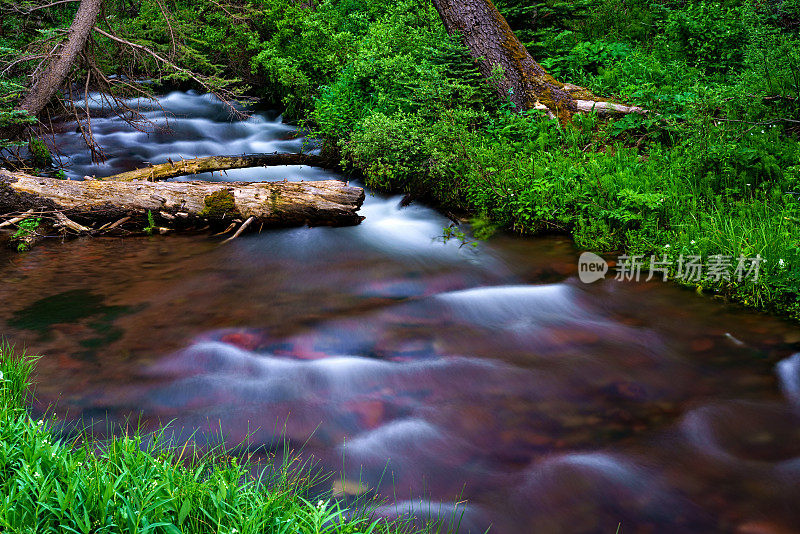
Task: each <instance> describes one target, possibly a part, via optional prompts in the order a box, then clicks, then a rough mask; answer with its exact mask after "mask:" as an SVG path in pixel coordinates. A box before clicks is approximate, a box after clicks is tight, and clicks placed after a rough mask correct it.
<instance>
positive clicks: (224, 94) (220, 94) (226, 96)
mask: <svg viewBox="0 0 800 534" xmlns="http://www.w3.org/2000/svg"><path fill="white" fill-rule="evenodd" d="M94 29H95V30H96V31H97V32H98V33H99V34H101V35H103V36H105V37H108V38H109V39H111V40H112V41H116V42H118V43H120V44H124V45H126V46H129V47H130V48H133V49H134V50H139V51H142V52H144V53H146V54H148V55H149V56H151V57H152V58H153V59H155V60H156V61H158V62H159V63H161V64H163V65H165V66H167V67H169V68H171V69H172V70H174V71H176V72H180V73H181V74H183V75H185V76H186V77H188V78H190V79H191V80H194V81H195V82H197V83H198V84H200V85H201V86H202V87H203V88H204V89H205V90H206V91H208V92H209V93H212V94H213V95H215V96H216V97H217V98H219V99H220V100H221V101H222V102H223V103H224V104H225V106H226V107H227V108H228V110H229V111H230V112H231V113H232V114H233V115H235V116H236V117H238V118H245V117H247V114H246V113H243V112H242V111H241V110H239V109H237V108H236V106H234V105H233V104H232V103H231V101H232V100H233V95H232V94H231V93H230V92H229V91H225V90H221V89H218V88H216V87H214V86H213V85H211V84H210V83H209V81H208V79H207V78H206V79H203V78H204V77H201V76H200V75H197V74H195V73H193V72H192V71H190V70H188V69H184V68H183V67H180V66H178V65H176V64H175V63H173V62H172V61H169V60H168V59H166V58H165V57H163V56H161V55H160V54H159V53H158V52H156V51H154V50H152V49H150V48H148V47H147V46H144V45H141V44H139V43H134V42H133V41H128V40H127V39H123V38H121V37H118V36H116V35H114V34H111V33H108V32H107V31H105V30H103V29H102V28H99V27H97V26H95V27H94Z"/></svg>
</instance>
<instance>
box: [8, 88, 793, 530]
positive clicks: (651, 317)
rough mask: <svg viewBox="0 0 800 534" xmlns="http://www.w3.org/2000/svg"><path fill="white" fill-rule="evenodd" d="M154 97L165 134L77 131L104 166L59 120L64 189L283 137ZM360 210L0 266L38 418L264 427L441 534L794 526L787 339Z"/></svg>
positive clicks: (682, 302) (251, 438) (97, 244)
mask: <svg viewBox="0 0 800 534" xmlns="http://www.w3.org/2000/svg"><path fill="white" fill-rule="evenodd" d="M160 104H161V106H163V107H164V108H165V110H166V111H167V112H168V117H169V120H168V123H169V124H168V125H169V128H170V131H169V132H164V131H156V132H152V133H149V134H147V133H142V132H135V131H133V130H131V128H130V127H128V126H127V125H125V124H124V123H122V122H121V121H119V120H118V119H115V118H110V117H105V118H103V117H100V118H98V119H96V121H95V122H94V124H93V128H94V135H95V137H96V139H97V140H98V142H99V143H100V144H101V145H102V146H103V147H104V148H105V150H106V152H107V153H108V156H109V158H110V159H109V160H108V162H107V163H106V164H104V165H100V166H93V165H91V161H90V160H89V157H88V153H87V151H86V149H85V148H84V147H83V146H81V144H80V140H79V138H78V134H76V133H75V132H73V131H72V130H68V129H66V128H65V129H63V131H61V132H60V133H58V135H57V136H56V138H55V139H56V141H57V142H58V144H59V147H60V149H61V150H62V151H63V152H64V153H65V154H68V155H71V156H72V161H71V163H72V166H71V168H70V174H72V175H73V176H76V177H80V176H83V175H86V174H96V175H109V174H112V173H115V172H120V171H123V170H128V169H131V168H134V167H138V166H141V165H142V164H143V162H152V163H161V162H163V161H165V160H166V158H167V157H171V158H172V159H173V160H175V159H178V158H179V157H184V158H188V157H192V156H199V155H211V154H237V153H244V152H271V151H275V150H277V151H298V150H300V149H301V148H302V144H303V139H301V138H296V137H295V136H294V132H293V128H291V127H290V126H287V125H284V124H282V123H281V122H280V121H279V118H278V117H276V116H274V115H273V116H270V115H268V114H256V115H254V116H253V117H251V118H250V119H248V120H245V121H231V119H230V118H229V117H228V116H227V114H226V112H225V111H224V109H223V108H222V107H221V106H220V105H219V103H217V102H215V101H214V100H213V99H211V98H209V97H207V96H202V95H197V94H192V93H173V94H170V95H168V96H165V97H163V98H161V99H160ZM160 113H161V112H160V111H159V110H156V109H153V110H152V111H150V112H148V114H149V115H150V116H151V117H152V118H153V119H154V120H155V121H157V122H162V123H163V119H161V118H160V117H161V115H160ZM101 115H102V114H101ZM331 177H335V176H333V175H331V174H330V173H328V172H325V171H322V170H318V169H312V168H308V167H278V168H270V169H247V170H239V171H230V172H228V173H227V175H225V174H223V175H222V176H219V175H216V174H215V175H214V176H213V177H211V179H215V180H260V179H288V180H298V179H304V180H316V179H326V178H331ZM362 214H363V215H365V216H366V219H365V220H364V222H363V223H362V224H361V225H360V226H356V227H347V228H298V229H281V230H269V231H267V230H264V231H262V232H259V233H253V234H249V235H245V236H242V237H241V238H239V239H237V240H235V241H233V242H231V243H228V244H226V245H221V244H220V238H210V237H208V236H186V235H183V236H180V235H177V236H168V237H160V236H158V237H143V238H126V239H124V240H122V239H116V238H94V239H90V238H84V239H77V240H73V241H67V242H65V243H61V242H57V240H52V241H51V242H46V243H45V244H43V245H39V246H37V247H36V248H35V249H34V250H33V251H31V252H29V253H25V254H16V253H12V252H11V251H2V252H0V277H1V279H2V284H0V297H2V302H3V306H2V308H0V332H2V333H4V334H6V335H7V336H8V337H9V338H10V339H12V340H14V341H15V342H16V343H17V345H18V346H26V347H27V348H28V351H29V352H32V353H41V354H44V355H45V356H44V358H43V359H42V360H41V361H40V362H39V364H38V369H37V381H38V384H37V389H36V394H37V401H36V402H37V404H36V408H35V409H36V410H37V411H38V412H41V411H42V410H45V409H46V408H47V407H49V406H55V411H56V413H57V414H58V415H59V416H60V417H61V418H63V420H65V421H77V420H79V419H80V420H82V421H83V422H84V423H92V422H94V423H96V424H97V425H98V426H103V425H105V424H107V423H108V422H112V423H123V422H124V421H126V420H127V419H128V418H131V417H133V419H137V418H140V419H141V422H142V424H143V425H144V426H145V428H147V429H156V428H158V426H159V425H160V424H163V423H167V422H171V425H172V426H171V428H173V429H174V431H175V433H176V435H177V437H178V438H181V439H188V438H189V437H190V435H191V434H192V433H195V434H194V437H195V439H199V440H201V441H202V440H204V439H208V440H214V439H218V438H219V436H220V435H221V436H222V437H223V438H224V439H225V440H226V442H227V443H228V444H234V443H245V446H244V447H245V448H250V449H257V448H261V449H264V448H266V449H271V448H276V447H278V448H279V447H280V444H281V438H282V437H283V436H285V437H286V439H288V441H289V443H290V445H291V446H292V447H293V448H294V449H296V450H301V451H302V454H303V455H305V456H307V457H311V456H313V458H315V459H316V460H317V461H319V462H320V466H321V467H323V468H324V469H326V470H328V471H332V472H336V473H338V475H337V476H336V478H335V479H333V481H329V482H328V488H330V487H331V484H333V486H334V489H335V490H336V491H337V493H339V494H345V495H346V496H352V495H354V494H358V493H366V494H367V495H372V494H373V493H375V494H378V495H379V496H380V497H381V498H383V499H386V505H385V506H383V507H381V508H379V509H378V513H380V514H384V515H387V516H393V515H397V514H402V513H405V512H413V513H415V514H418V515H420V514H421V515H428V514H430V515H433V516H440V517H443V518H445V519H447V518H449V517H451V516H453V503H454V502H456V501H459V502H460V503H461V504H460V505H459V507H458V510H457V511H456V513H455V515H456V519H458V520H459V521H460V529H461V532H483V531H484V530H485V529H486V528H488V527H489V526H491V529H492V532H497V533H503V534H506V533H517V532H531V533H537V534H538V533H562V532H569V533H584V532H587V533H588V532H602V533H614V532H615V531H616V530H617V528H618V525H619V524H620V523H621V525H622V526H621V528H620V532H625V533H630V532H648V533H649V532H670V533H672V532H682V533H683V532H698V533H700V532H738V533H740V534H760V533H782V532H796V531H800V528H798V525H800V507H798V506H797V503H798V499H800V425H799V424H798V422H800V354H795V352H796V351H798V350H800V329H798V328H797V327H795V326H793V325H791V324H788V323H785V322H782V321H779V320H777V319H774V318H770V317H767V316H763V315H759V314H754V313H747V312H743V311H741V310H738V309H736V308H734V307H729V306H726V305H725V304H723V303H722V302H720V301H717V300H714V299H711V298H708V297H702V296H698V295H696V294H694V293H693V292H691V291H687V290H683V289H680V288H677V287H675V286H673V285H671V284H664V283H648V284H644V283H640V284H634V283H625V282H616V281H614V280H613V279H608V280H605V281H601V282H597V283H594V284H591V285H586V284H582V283H580V282H579V281H578V279H577V277H576V262H577V256H578V251H576V250H575V249H574V248H573V246H572V244H571V243H570V242H569V241H568V240H566V239H560V238H548V239H521V238H512V237H507V236H498V237H495V238H493V239H491V240H489V241H487V242H482V243H479V244H478V245H477V246H476V247H473V246H471V245H469V244H467V245H462V244H461V243H459V242H457V241H452V240H451V241H449V242H445V241H444V240H443V239H441V238H440V236H441V235H442V229H443V227H445V226H447V225H448V224H449V221H448V220H447V219H445V218H444V217H442V216H441V215H439V214H437V213H436V212H435V211H433V210H431V209H429V208H426V207H423V206H419V205H411V206H408V207H401V206H400V198H399V197H388V196H382V195H379V194H368V195H367V199H366V202H365V204H364V207H363V209H362ZM343 479H344V480H346V482H344V483H343V482H342V480H343Z"/></svg>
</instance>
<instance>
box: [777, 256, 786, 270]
mask: <svg viewBox="0 0 800 534" xmlns="http://www.w3.org/2000/svg"><path fill="white" fill-rule="evenodd" d="M778 267H780V268H781V269H783V268H784V267H786V262H785V261H783V258H781V259H779V260H778Z"/></svg>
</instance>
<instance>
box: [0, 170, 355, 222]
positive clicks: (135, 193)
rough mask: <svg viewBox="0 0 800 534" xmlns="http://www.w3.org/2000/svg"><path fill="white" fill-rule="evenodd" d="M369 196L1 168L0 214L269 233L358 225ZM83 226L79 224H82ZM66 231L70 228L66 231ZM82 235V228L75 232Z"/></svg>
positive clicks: (336, 184) (333, 183) (319, 188)
mask: <svg viewBox="0 0 800 534" xmlns="http://www.w3.org/2000/svg"><path fill="white" fill-rule="evenodd" d="M363 201H364V190H363V189H361V188H360V187H351V186H348V185H347V184H345V183H344V182H340V181H338V180H325V181H319V182H258V183H242V182H225V183H217V182H158V183H154V182H144V181H131V182H118V181H101V180H84V181H76V180H58V179H55V178H43V177H39V176H30V175H27V174H23V173H17V172H9V171H5V170H2V169H0V213H10V214H13V215H16V214H18V213H22V212H26V211H28V210H34V213H35V215H31V216H37V217H40V216H45V217H49V218H53V219H55V220H56V221H57V222H60V223H63V222H64V221H63V220H62V219H61V217H60V216H59V214H60V215H63V216H64V217H66V218H68V221H69V222H70V223H74V224H76V225H78V226H80V225H86V226H91V225H92V224H94V225H97V223H110V222H114V221H119V220H120V219H123V218H126V217H128V218H129V224H130V226H131V227H134V228H136V229H138V231H140V232H141V230H142V228H144V226H147V222H148V213H150V214H151V215H152V216H153V217H154V218H155V220H156V222H158V223H159V224H162V225H164V226H167V227H170V228H173V227H177V228H191V227H196V226H205V225H208V224H215V225H217V226H219V225H221V224H226V225H227V224H230V223H232V222H236V221H237V220H238V221H239V222H241V221H244V220H246V219H248V218H250V217H252V218H253V219H254V220H253V222H255V223H262V224H265V225H268V226H301V225H310V226H317V225H331V226H342V225H352V224H358V223H359V222H361V220H362V219H363V217H361V216H359V215H358V214H357V213H356V212H357V211H358V209H359V208H360V207H361V204H362V202H363ZM75 221H77V223H76V222H75ZM62 226H64V225H63V224H62ZM73 229H74V228H73Z"/></svg>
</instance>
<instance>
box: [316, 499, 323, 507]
mask: <svg viewBox="0 0 800 534" xmlns="http://www.w3.org/2000/svg"><path fill="white" fill-rule="evenodd" d="M317 508H319V509H322V508H325V501H323V500H322V499H320V500H319V501H317Z"/></svg>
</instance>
